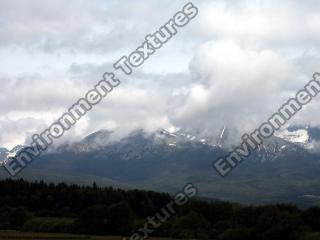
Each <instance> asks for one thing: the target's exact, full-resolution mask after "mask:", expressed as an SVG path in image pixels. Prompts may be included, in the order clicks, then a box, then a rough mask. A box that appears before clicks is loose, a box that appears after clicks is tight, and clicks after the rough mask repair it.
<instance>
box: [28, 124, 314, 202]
mask: <svg viewBox="0 0 320 240" xmlns="http://www.w3.org/2000/svg"><path fill="white" fill-rule="evenodd" d="M228 131H229V130H228V129H227V128H226V127H223V128H222V129H221V131H220V132H219V134H218V136H211V137H203V136H198V135H197V134H195V133H192V132H191V131H186V130H179V131H176V132H169V131H166V130H164V129H160V130H158V131H156V132H153V133H146V132H145V131H143V130H137V131H134V132H132V133H131V134H129V135H128V136H126V137H124V138H122V139H120V140H117V141H115V140H112V134H114V133H113V132H110V131H106V130H101V131H98V132H95V133H92V134H90V135H89V136H87V137H85V138H84V139H82V140H81V141H79V142H75V143H69V144H64V145H61V146H59V147H58V148H57V149H56V150H55V151H49V152H48V153H46V154H44V155H43V156H41V157H40V158H38V159H36V160H35V161H34V162H33V163H32V164H31V165H30V166H29V167H28V168H27V169H25V170H24V171H23V175H22V176H23V177H25V178H36V177H37V176H38V177H41V178H49V176H50V177H51V178H54V176H56V175H57V174H59V178H58V179H59V180H65V181H68V180H70V179H73V180H75V179H77V180H76V181H79V179H80V181H81V179H82V180H83V179H89V180H90V181H93V180H95V181H97V182H100V183H101V184H110V183H111V184H114V185H118V186H126V187H129V188H130V187H135V188H141V189H150V190H157V191H168V192H175V191H178V190H179V189H180V188H181V186H183V185H184V184H185V183H186V182H192V183H194V184H195V185H196V186H198V188H199V191H200V194H202V195H201V196H202V197H208V198H214V199H221V200H228V201H236V202H241V203H250V204H263V203H272V202H294V203H297V204H299V205H303V206H307V205H313V204H319V203H320V198H318V197H317V196H320V188H319V181H320V174H319V173H320V161H319V160H320V154H319V153H318V152H317V151H314V149H312V151H310V149H308V148H307V146H308V144H309V143H310V142H314V141H316V140H317V131H316V130H315V129H314V128H310V127H309V128H306V127H300V128H295V129H291V128H290V129H287V130H286V131H283V132H282V133H281V134H278V135H276V136H273V137H271V138H269V139H267V140H266V141H264V143H263V144H262V145H261V146H260V147H259V149H257V150H256V151H255V152H253V153H252V154H251V156H250V157H249V158H248V159H246V160H244V161H243V162H242V163H241V164H240V165H239V166H238V167H237V168H236V169H234V170H233V171H232V173H231V174H229V175H228V176H227V177H225V178H221V177H220V176H219V175H218V174H217V173H216V172H215V170H214V169H213V168H212V167H211V165H212V162H213V161H215V160H216V159H217V158H219V157H221V156H225V155H227V154H228V152H229V151H230V150H229V149H227V148H226V147H225V144H226V142H227V141H228ZM319 136H320V135H319ZM310 139H312V140H310ZM50 180H52V179H50ZM312 196H313V197H312Z"/></svg>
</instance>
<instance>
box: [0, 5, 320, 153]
mask: <svg viewBox="0 0 320 240" xmlns="http://www.w3.org/2000/svg"><path fill="white" fill-rule="evenodd" d="M186 3H187V1H182V0H181V1H180V0H179V1H172V0H170V1H169V0H161V1H159V0H158V1H155V0H137V1H131V0H120V1H116V0H90V1H89V0H87V1H84V0H68V1H63V0H55V1H43V0H19V1H18V0H1V1H0V84H1V94H0V146H2V147H6V148H8V149H11V148H12V147H14V146H15V145H17V144H25V143H28V142H30V136H32V135H33V134H34V133H40V132H42V131H43V130H44V129H46V128H47V127H48V126H49V125H50V124H51V123H53V122H54V121H55V120H56V119H58V117H59V116H60V115H61V114H62V113H63V112H65V111H66V110H67V109H68V108H69V107H70V106H71V105H72V104H73V103H74V102H76V101H77V99H78V98H80V97H82V96H83V95H84V94H85V93H86V91H87V90H89V89H91V88H92V87H93V86H94V85H95V84H96V83H97V82H98V81H99V80H101V76H102V74H103V73H104V72H106V71H114V69H113V68H112V64H113V63H114V62H116V61H117V60H118V59H119V58H120V57H121V56H122V55H128V54H129V53H131V52H132V51H133V50H135V49H136V48H137V47H138V46H140V45H141V43H142V42H143V41H144V38H145V36H146V35H148V34H150V33H153V32H155V31H157V30H158V28H159V27H160V26H161V25H163V24H164V23H166V22H167V21H168V20H169V19H170V18H172V17H173V15H174V14H175V13H176V12H177V11H179V10H181V9H182V7H183V6H184V5H185V4H186ZM193 4H194V5H195V6H197V7H198V9H199V13H198V15H197V17H196V18H195V19H193V20H192V21H190V23H189V24H188V25H187V26H185V27H184V28H181V29H179V33H178V34H177V35H176V36H174V37H173V38H172V39H170V40H169V42H168V43H166V44H165V45H164V46H163V47H162V48H161V49H160V50H159V51H157V52H156V53H155V54H153V55H152V56H151V57H150V58H149V59H148V60H147V61H146V63H144V64H143V66H141V67H139V68H137V69H135V71H134V73H133V74H132V75H130V76H127V75H125V74H122V75H121V74H120V72H117V77H119V78H120V79H121V85H120V86H119V87H118V88H116V89H115V90H114V91H113V92H112V93H111V94H110V95H109V96H108V97H107V98H105V99H104V100H103V102H101V103H100V104H99V105H97V106H95V107H94V109H93V110H91V111H90V112H89V113H88V114H87V115H86V116H85V117H84V118H83V119H81V120H80V121H79V122H78V123H77V124H76V126H74V127H73V129H72V130H70V131H68V132H67V134H66V135H65V136H64V137H63V138H62V139H60V140H59V141H60V142H63V141H76V140H79V139H81V138H83V137H84V136H86V135H87V134H89V133H92V132H94V131H98V130H100V129H108V130H112V131H115V132H116V133H117V134H116V135H117V136H118V137H122V136H125V135H126V134H128V133H129V132H131V131H133V130H135V129H140V128H143V129H145V130H146V131H150V132H152V131H154V130H156V129H159V128H164V129H170V130H172V129H179V128H182V129H188V130H192V131H197V132H203V134H206V135H210V134H211V135H215V134H217V132H218V131H219V130H220V129H221V126H223V125H226V126H228V127H229V128H230V129H232V130H233V132H234V133H235V134H234V137H235V138H236V137H238V135H237V133H238V134H241V133H244V132H251V131H252V130H253V129H254V128H256V127H257V126H258V125H260V123H262V122H263V121H265V120H266V119H267V118H268V117H269V116H271V115H272V114H273V113H274V112H276V111H277V109H278V108H279V107H280V106H281V105H282V104H283V103H285V102H286V101H287V100H288V99H289V98H290V97H293V96H295V93H296V92H297V91H298V90H299V89H301V88H303V86H304V85H305V84H306V83H307V82H308V81H309V80H311V77H312V74H313V73H314V72H316V71H319V72H320V48H319V42H320V14H319V13H320V2H319V1H316V0H305V1H301V0H300V1H299V0H283V1H275V0H268V1H266V0H250V1H249V0H247V1H245V0H237V1H235V0H228V1H227V0H225V1H223V0H210V1H206V0H195V1H193ZM319 103H320V99H319V98H317V99H314V100H313V102H312V103H311V104H309V105H308V106H306V107H305V109H303V110H302V111H301V112H299V113H298V114H297V116H295V117H294V120H293V121H292V122H291V123H290V124H310V125H313V126H316V125H319V122H320V121H319V120H320V114H319V113H318V112H319V109H320V108H319Z"/></svg>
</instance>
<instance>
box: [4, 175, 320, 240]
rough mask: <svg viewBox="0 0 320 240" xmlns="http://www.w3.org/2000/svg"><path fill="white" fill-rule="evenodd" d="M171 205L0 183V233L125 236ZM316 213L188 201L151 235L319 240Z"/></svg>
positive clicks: (88, 189)
mask: <svg viewBox="0 0 320 240" xmlns="http://www.w3.org/2000/svg"><path fill="white" fill-rule="evenodd" d="M170 201H171V196H170V195H169V194H166V193H157V192H153V191H143V190H127V191H125V190H121V189H116V188H112V187H99V186H97V184H95V183H93V184H92V186H79V185H74V184H71V185H68V184H65V183H59V184H53V183H49V184H48V183H45V182H43V181H35V182H28V181H25V180H22V179H20V180H12V179H6V180H1V181H0V229H15V230H21V231H32V232H60V233H77V234H94V235H122V236H129V235H130V234H131V233H133V232H134V231H135V230H136V229H138V228H140V227H142V226H143V224H144V222H145V220H146V218H147V217H148V216H153V215H154V214H155V213H156V212H157V211H159V210H160V209H161V208H163V206H165V205H166V204H167V203H168V202H170ZM317 232H320V208H319V207H312V208H309V209H299V208H298V207H296V206H294V205H290V204H276V205H267V206H244V205H240V204H234V203H229V202H221V201H207V200H199V199H196V200H192V201H191V202H190V203H188V204H186V205H184V206H181V207H180V208H179V209H177V214H176V215H175V216H173V217H172V218H170V220H169V221H167V222H165V223H164V224H162V226H161V227H160V228H158V229H156V231H155V232H154V233H153V234H152V235H153V236H159V237H172V238H189V239H190V238H193V239H219V240H242V239H245V240H251V239H252V240H255V239H259V240H261V239H262V240H264V239H266V240H267V239H268V240H269V239H273V240H277V239H279V240H280V239H281V240H282V239H288V240H290V239H293V240H298V239H303V240H312V239H320V234H318V233H317Z"/></svg>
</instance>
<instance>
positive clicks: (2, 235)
mask: <svg viewBox="0 0 320 240" xmlns="http://www.w3.org/2000/svg"><path fill="white" fill-rule="evenodd" d="M0 239H1V240H3V239H11V240H29V239H35V240H51V239H54V240H85V239H89V240H90V239H91V240H122V237H120V236H87V235H72V234H58V233H29V232H18V231H5V230H0ZM152 239H153V240H166V238H152ZM167 240H169V239H168V238H167Z"/></svg>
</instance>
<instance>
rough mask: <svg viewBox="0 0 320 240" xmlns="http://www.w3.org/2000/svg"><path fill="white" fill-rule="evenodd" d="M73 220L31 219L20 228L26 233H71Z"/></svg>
mask: <svg viewBox="0 0 320 240" xmlns="http://www.w3.org/2000/svg"><path fill="white" fill-rule="evenodd" d="M73 226H74V219H72V218H33V219H30V220H29V221H27V222H26V223H25V224H24V225H23V226H22V228H21V230H23V231H27V232H48V233H49V232H52V233H53V232H54V233H72V232H73V228H74V227H73Z"/></svg>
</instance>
